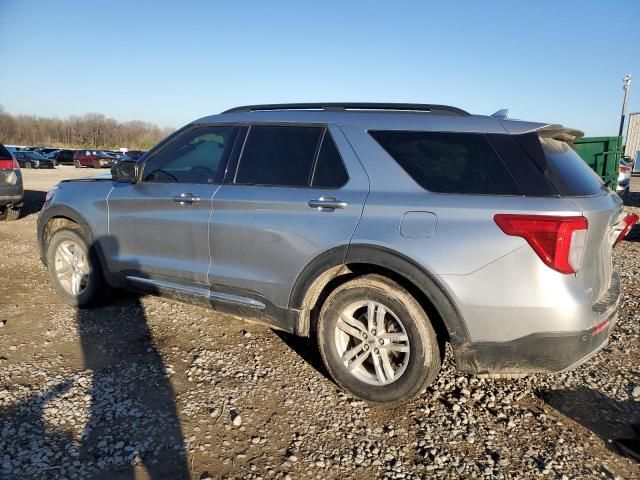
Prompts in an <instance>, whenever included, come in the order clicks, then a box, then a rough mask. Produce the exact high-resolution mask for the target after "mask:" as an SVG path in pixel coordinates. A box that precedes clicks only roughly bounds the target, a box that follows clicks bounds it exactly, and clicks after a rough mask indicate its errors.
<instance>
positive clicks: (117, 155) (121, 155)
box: [106, 151, 129, 162]
mask: <svg viewBox="0 0 640 480" xmlns="http://www.w3.org/2000/svg"><path fill="white" fill-rule="evenodd" d="M106 153H108V154H109V155H111V156H112V157H113V158H115V159H116V161H118V162H119V161H120V160H125V159H127V158H129V157H127V156H126V155H125V154H124V153H122V152H114V151H108V152H106Z"/></svg>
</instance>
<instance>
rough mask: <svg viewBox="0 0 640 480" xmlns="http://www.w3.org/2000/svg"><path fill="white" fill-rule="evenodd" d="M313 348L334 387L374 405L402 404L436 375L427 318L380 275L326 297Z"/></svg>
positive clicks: (361, 279)
mask: <svg viewBox="0 0 640 480" xmlns="http://www.w3.org/2000/svg"><path fill="white" fill-rule="evenodd" d="M318 344H319V347H320V353H321V355H322V359H323V361H324V364H325V366H326V368H327V370H328V371H329V373H330V374H331V376H332V377H333V378H334V379H335V381H336V382H337V383H338V384H339V385H340V386H342V387H343V388H344V389H346V390H348V391H349V392H351V393H353V394H354V395H356V396H357V397H360V398H362V399H364V400H367V401H370V402H374V403H380V404H387V405H393V404H398V403H402V402H405V401H407V400H409V399H410V398H411V397H413V396H414V395H416V394H417V393H418V392H419V391H420V390H422V389H423V388H425V387H426V386H427V385H429V384H430V383H431V382H433V380H434V379H435V378H436V376H437V375H438V372H439V371H440V364H441V352H440V347H439V344H438V341H437V339H436V333H435V330H434V329H433V326H432V324H431V322H430V320H429V317H428V316H427V314H426V313H425V312H424V310H423V309H422V307H421V306H420V304H419V303H418V302H417V301H416V299H415V298H413V296H412V295H411V294H410V293H409V292H407V291H406V290H405V289H404V288H402V287H401V286H400V285H398V284H397V283H395V282H393V281H391V280H389V279H387V278H385V277H382V276H379V275H366V276H363V277H359V278H356V279H354V280H351V281H349V282H346V283H344V284H343V285H341V286H339V287H338V288H336V290H334V291H333V292H332V293H331V294H330V295H329V297H328V298H327V300H326V302H325V303H324V305H323V307H322V309H321V311H320V318H319V321H318Z"/></svg>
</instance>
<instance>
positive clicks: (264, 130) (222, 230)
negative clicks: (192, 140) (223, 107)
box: [209, 125, 369, 307]
mask: <svg viewBox="0 0 640 480" xmlns="http://www.w3.org/2000/svg"><path fill="white" fill-rule="evenodd" d="M243 135H245V137H244V138H243V142H242V148H241V152H238V157H239V159H238V161H237V165H232V164H230V169H229V171H228V173H227V178H226V180H225V184H224V185H222V186H221V187H220V190H219V191H218V193H217V194H216V195H215V197H214V199H213V214H212V229H211V245H212V251H213V258H212V264H211V271H210V274H209V281H210V283H211V288H212V296H213V297H214V299H215V298H216V295H222V296H224V295H225V294H232V295H234V296H235V297H234V298H235V300H237V301H239V303H245V304H251V302H247V299H253V300H257V301H259V302H262V303H264V302H268V303H271V304H274V305H276V306H279V307H286V306H287V305H288V301H289V294H290V292H291V288H292V285H293V283H294V281H295V280H296V278H297V276H298V275H299V274H300V272H301V271H302V269H303V268H304V267H305V266H306V265H307V264H309V262H311V261H312V260H313V259H314V258H316V257H317V256H318V255H320V254H322V253H323V252H327V251H329V250H334V252H337V253H338V254H339V255H343V256H344V255H345V254H346V250H347V246H348V244H349V240H350V238H351V235H352V234H353V231H354V229H355V227H356V224H357V222H358V220H359V218H360V216H361V213H362V207H363V204H364V201H365V198H366V196H367V193H368V190H369V183H368V179H367V176H366V174H365V172H364V169H363V167H362V165H361V164H360V162H359V161H358V159H357V158H356V156H355V154H354V153H353V151H352V150H351V147H350V146H349V144H348V143H347V141H346V139H345V137H344V135H343V134H342V132H340V130H337V129H334V127H325V126H322V125H313V126H300V125H295V126H291V125H289V126H287V125H279V126H274V125H252V126H250V127H248V128H245V129H243ZM239 140H240V137H239ZM238 143H239V142H238Z"/></svg>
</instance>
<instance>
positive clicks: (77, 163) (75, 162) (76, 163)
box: [73, 160, 82, 168]
mask: <svg viewBox="0 0 640 480" xmlns="http://www.w3.org/2000/svg"><path fill="white" fill-rule="evenodd" d="M73 166H74V167H76V168H80V167H81V166H82V165H80V162H79V161H78V160H74V161H73Z"/></svg>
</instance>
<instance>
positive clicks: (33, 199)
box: [20, 190, 47, 218]
mask: <svg viewBox="0 0 640 480" xmlns="http://www.w3.org/2000/svg"><path fill="white" fill-rule="evenodd" d="M46 196H47V192H43V191H41V190H25V191H24V201H23V202H24V205H23V206H22V212H21V213H20V218H24V217H28V216H29V215H32V214H34V213H38V212H39V211H40V210H41V209H42V205H44V199H45V197H46Z"/></svg>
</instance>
